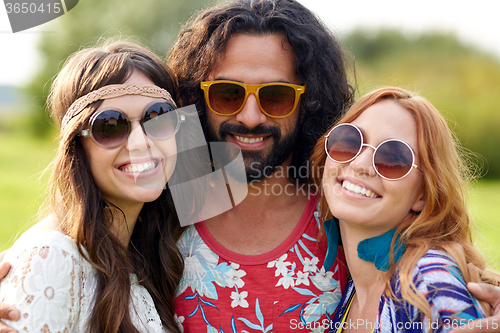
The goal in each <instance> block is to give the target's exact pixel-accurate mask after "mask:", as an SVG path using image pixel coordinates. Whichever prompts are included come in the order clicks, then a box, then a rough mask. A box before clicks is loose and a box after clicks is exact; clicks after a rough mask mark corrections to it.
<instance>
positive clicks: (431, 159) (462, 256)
mask: <svg viewBox="0 0 500 333" xmlns="http://www.w3.org/2000/svg"><path fill="white" fill-rule="evenodd" d="M381 100H392V101H394V102H395V103H398V104H399V105H400V106H402V107H403V108H405V109H406V110H408V111H410V112H411V113H412V114H413V116H414V118H415V121H416V124H417V139H418V156H419V158H420V160H419V169H421V170H422V172H423V175H424V195H425V205H424V208H423V210H422V211H421V212H420V213H418V214H416V215H415V216H414V217H412V218H410V219H408V220H406V221H404V222H403V223H402V224H401V225H400V226H399V227H398V228H397V231H396V234H395V235H394V238H393V240H392V242H393V243H394V241H395V239H396V237H397V236H398V235H401V239H402V240H403V242H404V243H405V244H406V245H407V248H406V251H405V252H404V254H403V256H402V257H401V260H400V261H399V262H398V264H397V265H395V264H394V257H393V253H391V269H390V271H389V273H390V275H392V273H394V272H395V270H396V269H397V270H398V273H399V274H400V279H401V292H402V295H403V297H404V299H405V300H406V301H408V302H410V303H411V304H413V305H414V306H416V307H417V308H418V309H420V310H421V311H422V312H424V313H425V314H426V315H427V316H428V317H429V318H430V317H431V313H430V307H429V303H428V302H427V300H426V299H425V297H424V295H422V294H420V293H419V292H418V291H417V289H416V287H415V284H414V283H413V279H412V271H413V269H414V267H415V266H416V264H417V261H418V260H419V259H420V258H422V256H423V255H425V253H426V252H427V251H428V250H429V249H441V250H444V251H446V252H448V253H449V254H450V255H451V256H452V257H453V258H454V259H455V261H456V262H457V264H458V267H459V269H460V271H461V272H462V274H463V276H464V278H465V281H466V282H471V281H472V282H486V283H490V284H493V285H498V283H499V282H500V276H499V275H498V274H497V273H495V272H492V271H489V270H486V269H485V266H486V264H485V261H484V258H483V255H482V254H481V252H480V251H479V250H478V249H477V248H476V247H474V244H473V242H472V234H471V224H472V219H471V217H470V214H469V211H468V208H467V190H468V186H467V185H468V181H469V180H471V176H472V173H471V172H470V168H468V166H467V165H466V163H465V162H464V158H463V157H462V155H463V154H461V153H460V152H461V151H463V150H462V149H461V148H460V145H459V143H458V140H457V139H456V138H455V137H454V135H453V133H452V132H451V130H450V129H449V127H448V125H447V124H446V121H445V119H444V118H443V117H442V116H441V114H440V113H439V111H438V110H437V109H436V108H435V107H434V106H433V105H432V104H431V103H430V102H429V101H427V100H426V99H425V98H423V97H420V96H415V95H414V94H412V93H410V92H409V91H406V90H404V89H401V88H395V87H385V88H380V89H377V90H374V91H372V92H370V93H368V94H366V95H364V96H362V97H361V98H359V99H358V100H357V101H356V102H355V103H354V104H353V105H352V107H351V108H350V109H349V110H348V111H347V112H346V113H345V115H344V116H343V117H342V118H341V119H340V121H339V123H349V122H352V121H353V120H354V119H356V118H357V117H358V116H359V115H360V114H361V113H363V111H365V110H366V109H367V108H368V107H370V106H371V105H373V104H375V103H377V102H378V101H381ZM325 135H326V133H325ZM324 145H325V136H323V137H321V139H320V140H319V142H318V143H317V145H316V147H315V148H314V152H313V155H312V157H311V161H312V163H313V165H316V166H319V168H316V170H318V172H317V173H315V174H314V181H315V183H316V184H317V185H318V186H320V184H321V179H322V177H323V169H322V168H321V167H322V166H324V165H325V161H326V157H327V156H326V152H325V148H324ZM321 206H322V209H323V213H326V209H327V205H326V201H325V200H324V195H322V201H321ZM386 292H387V293H388V295H391V296H392V297H394V293H393V291H392V289H391V286H390V281H389V280H388V281H387V284H386ZM482 305H483V309H484V310H485V311H486V313H488V309H489V306H488V305H487V304H485V303H482Z"/></svg>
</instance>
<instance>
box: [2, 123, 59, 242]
mask: <svg viewBox="0 0 500 333" xmlns="http://www.w3.org/2000/svg"><path fill="white" fill-rule="evenodd" d="M55 148H56V145H55V143H54V142H52V140H50V139H36V138H34V137H32V136H31V135H29V134H27V133H25V132H22V131H8V132H5V131H0V214H1V221H2V222H1V223H0V251H2V250H5V249H6V248H7V247H9V246H10V244H12V241H13V240H14V237H15V238H17V236H18V233H19V232H22V231H24V230H25V229H26V228H27V226H29V225H30V224H31V223H32V222H33V219H34V217H35V215H36V213H37V212H38V208H39V207H40V205H41V203H42V202H43V196H44V193H45V187H46V183H47V179H48V177H47V175H44V177H42V178H40V175H41V172H42V171H43V170H44V169H45V168H46V167H47V165H48V164H49V163H50V161H51V159H52V158H53V156H54V154H55ZM39 178H40V179H39Z"/></svg>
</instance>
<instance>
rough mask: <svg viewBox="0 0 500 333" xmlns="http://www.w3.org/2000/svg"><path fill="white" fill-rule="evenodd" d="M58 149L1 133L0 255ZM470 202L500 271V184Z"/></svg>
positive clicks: (37, 197)
mask: <svg viewBox="0 0 500 333" xmlns="http://www.w3.org/2000/svg"><path fill="white" fill-rule="evenodd" d="M55 148H56V144H55V143H54V142H53V140H51V139H43V140H40V139H36V138H33V137H32V136H30V135H29V134H26V133H24V132H23V131H21V130H17V131H13V130H10V131H1V130H0V214H1V221H2V222H1V223H0V251H3V250H5V249H7V248H8V247H9V246H10V245H11V244H12V242H13V241H14V240H15V239H16V238H17V236H19V234H20V233H22V232H23V231H24V230H26V228H27V227H28V226H29V225H31V224H32V223H33V222H34V220H35V216H36V213H37V211H38V208H39V206H40V204H41V203H42V202H43V196H44V191H45V187H46V183H47V178H48V177H47V175H45V176H44V177H42V178H41V179H39V178H40V177H39V176H40V174H41V171H42V170H44V169H45V168H46V166H47V165H48V164H49V162H50V161H51V160H52V158H53V157H54V154H55ZM470 202H471V204H470V207H471V210H472V214H473V217H474V220H475V226H476V232H475V240H476V242H477V245H478V246H479V247H480V248H481V249H482V250H483V252H484V253H485V254H486V256H487V258H488V262H489V263H490V264H491V267H492V268H495V269H496V270H500V255H499V254H498V253H499V251H498V249H499V248H500V224H499V223H498V221H499V219H500V181H490V180H489V181H486V180H483V181H480V182H479V183H478V184H476V185H475V186H474V188H473V190H472V192H471V196H470Z"/></svg>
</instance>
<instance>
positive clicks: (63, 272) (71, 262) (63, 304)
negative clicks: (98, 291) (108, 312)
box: [0, 244, 81, 332]
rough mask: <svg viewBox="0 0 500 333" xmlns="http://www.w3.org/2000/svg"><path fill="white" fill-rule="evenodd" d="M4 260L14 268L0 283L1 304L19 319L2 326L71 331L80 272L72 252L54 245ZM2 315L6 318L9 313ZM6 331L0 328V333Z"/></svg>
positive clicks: (74, 319) (77, 306)
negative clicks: (7, 305)
mask: <svg viewBox="0 0 500 333" xmlns="http://www.w3.org/2000/svg"><path fill="white" fill-rule="evenodd" d="M6 259H7V260H10V261H11V262H12V263H13V266H12V269H11V271H10V272H9V274H8V275H7V276H6V277H5V278H4V279H3V280H2V282H1V284H0V286H1V288H0V301H2V302H4V303H6V304H12V306H13V307H14V308H17V309H18V310H19V312H18V313H19V314H21V316H20V319H19V318H17V319H19V320H18V321H11V320H4V321H5V324H6V325H9V326H10V327H12V328H14V329H17V330H18V331H21V330H23V329H27V330H28V331H29V332H36V331H50V332H58V331H60V332H63V331H64V332H73V331H74V330H75V328H76V325H75V324H76V320H77V316H78V312H79V304H80V288H79V287H80V286H79V276H80V272H81V269H80V267H79V265H78V260H76V258H75V257H74V256H72V255H71V252H70V251H68V250H67V249H66V250H65V249H63V248H61V247H58V246H57V245H56V244H51V245H39V246H34V247H32V248H30V249H29V250H27V251H22V252H20V253H16V255H15V256H14V255H11V254H10V253H9V255H8V256H7V258H6ZM2 267H4V266H2ZM7 268H8V267H7ZM3 269H4V270H6V268H3ZM8 309H11V307H8ZM5 312H7V317H8V315H9V313H11V311H10V310H5ZM18 313H12V314H13V315H14V316H15V315H16V314H18ZM14 319H16V318H14ZM7 331H8V328H7V327H2V326H0V332H7Z"/></svg>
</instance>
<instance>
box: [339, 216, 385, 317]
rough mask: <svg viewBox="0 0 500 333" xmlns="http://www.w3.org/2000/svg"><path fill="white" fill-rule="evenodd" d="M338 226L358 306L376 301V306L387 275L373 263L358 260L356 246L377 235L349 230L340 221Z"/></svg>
mask: <svg viewBox="0 0 500 333" xmlns="http://www.w3.org/2000/svg"><path fill="white" fill-rule="evenodd" d="M339 226H340V234H341V236H342V244H343V247H344V252H345V257H346V261H347V266H348V267H349V272H350V274H351V277H352V279H353V282H354V285H355V286H356V299H357V303H358V306H361V307H364V306H365V305H368V304H370V300H372V301H373V300H376V301H377V302H376V304H378V300H379V299H380V297H381V296H382V292H383V290H384V287H385V283H386V281H387V279H388V274H387V272H382V271H379V270H378V269H377V268H376V267H375V265H374V264H373V262H367V261H364V260H362V259H360V258H359V256H358V244H359V243H360V242H361V241H363V240H365V239H367V238H371V237H375V236H379V235H378V234H373V235H371V234H370V232H367V231H366V230H363V229H356V228H351V227H349V226H347V225H346V223H344V222H342V221H340V222H339ZM372 303H373V302H372Z"/></svg>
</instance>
